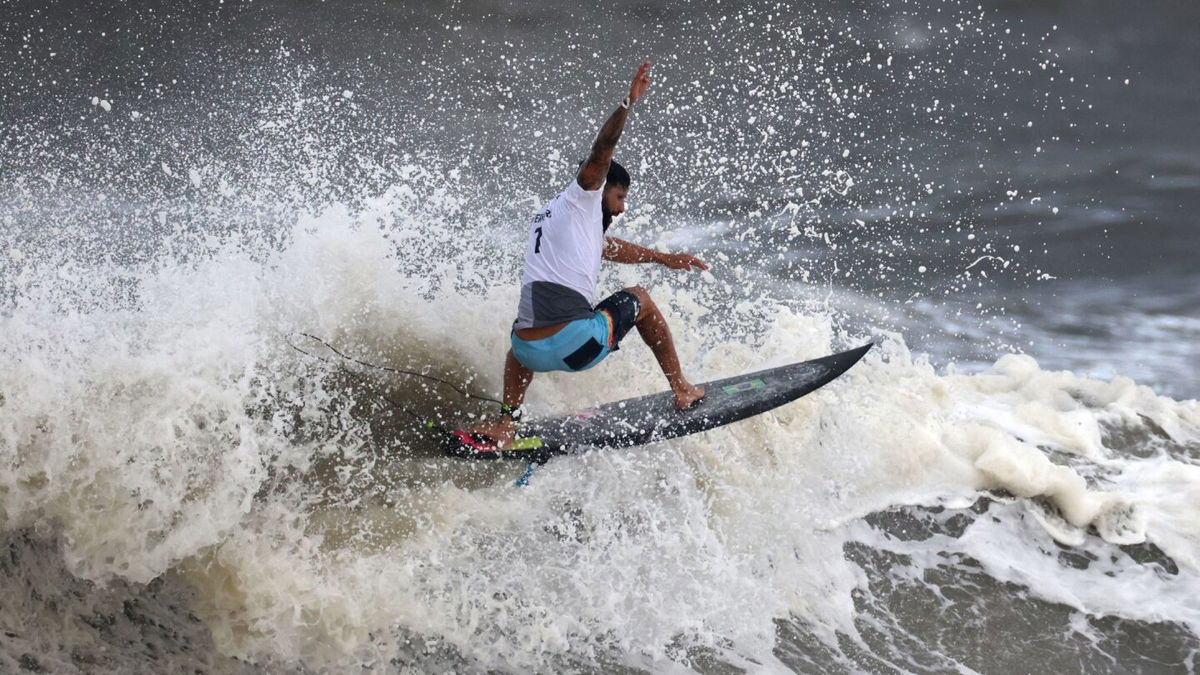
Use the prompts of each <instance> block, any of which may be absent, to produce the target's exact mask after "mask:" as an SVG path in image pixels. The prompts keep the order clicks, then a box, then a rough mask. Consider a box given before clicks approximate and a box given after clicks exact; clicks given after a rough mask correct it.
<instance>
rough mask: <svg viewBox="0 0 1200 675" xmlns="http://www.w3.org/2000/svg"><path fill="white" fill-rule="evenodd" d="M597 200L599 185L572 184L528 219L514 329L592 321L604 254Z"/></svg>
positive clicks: (600, 195) (600, 191) (601, 216)
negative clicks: (530, 219)
mask: <svg viewBox="0 0 1200 675" xmlns="http://www.w3.org/2000/svg"><path fill="white" fill-rule="evenodd" d="M603 198H604V186H603V185H601V186H600V187H599V189H596V190H584V189H583V187H582V186H580V185H579V181H578V180H577V179H575V178H572V179H571V184H570V185H568V186H567V189H565V190H563V191H562V192H560V193H558V195H557V196H555V197H554V199H552V200H550V202H549V203H548V204H546V205H545V206H543V207H542V208H541V209H539V210H538V212H537V213H536V214H534V216H533V222H531V223H530V225H529V243H528V245H526V247H525V272H524V274H522V275H521V302H520V305H519V306H518V307H517V321H516V323H515V324H514V325H513V327H514V328H530V327H533V326H550V325H553V324H557V323H563V322H566V321H574V320H575V319H584V318H588V317H590V316H592V306H593V305H594V304H595V303H596V280H597V278H598V277H599V276H600V256H601V254H602V253H603V252H604V214H603V212H602V210H601V208H600V203H601V201H602V200H603Z"/></svg>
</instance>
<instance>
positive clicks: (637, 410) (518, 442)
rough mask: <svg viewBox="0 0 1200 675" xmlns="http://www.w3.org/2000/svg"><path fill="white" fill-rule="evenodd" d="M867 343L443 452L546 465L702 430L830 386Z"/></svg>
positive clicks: (450, 444)
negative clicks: (683, 402) (687, 393)
mask: <svg viewBox="0 0 1200 675" xmlns="http://www.w3.org/2000/svg"><path fill="white" fill-rule="evenodd" d="M872 346H873V344H872V343H868V344H865V345H863V346H862V347H858V348H856V349H851V350H848V351H844V352H840V353H837V354H831V355H829V356H825V357H822V358H819V359H813V360H811V361H803V362H800V363H793V364H791V365H787V366H780V367H778V368H768V369H766V370H760V371H758V372H755V373H749V374H746V375H738V376H736V377H727V378H725V379H721V380H714V381H712V382H704V383H702V386H703V387H704V389H705V392H706V393H705V396H704V398H703V399H702V400H701V401H700V402H699V403H697V404H696V405H694V406H692V407H691V408H688V409H687V410H683V411H680V410H676V409H675V398H674V396H673V395H672V394H671V392H670V391H663V392H659V393H657V394H649V395H647V396H639V397H637V398H629V399H625V400H623V401H615V402H613V403H606V404H604V405H601V406H597V407H595V408H588V409H586V410H580V411H578V412H574V413H571V414H569V415H564V416H562V417H550V418H544V419H536V420H531V421H529V422H526V423H524V424H522V425H521V428H520V432H519V436H518V437H517V438H516V439H515V440H513V442H512V443H511V444H510V445H509V447H507V448H504V449H498V448H496V447H494V446H491V445H489V444H487V443H479V442H477V441H478V440H479V439H478V438H476V439H475V441H472V439H471V438H470V435H469V434H466V433H465V432H454V434H452V435H451V438H449V439H448V440H447V443H446V452H447V454H449V455H451V456H454V457H468V458H473V459H519V460H522V461H528V462H544V461H545V460H547V459H549V458H550V457H553V456H555V455H566V454H573V453H574V452H578V451H581V450H586V449H592V448H626V447H632V446H636V445H644V444H646V443H653V442H655V441H662V440H666V439H669V438H678V437H680V436H688V435H690V434H695V433H699V432H701V431H707V430H709V429H713V428H716V427H720V426H724V425H726V424H730V423H732V422H737V421H739V420H743V419H746V418H747V417H753V416H754V415H759V414H761V413H764V412H767V411H768V410H772V409H774V408H778V407H779V406H781V405H783V404H785V403H790V402H791V401H794V400H796V399H798V398H800V397H801V396H804V395H805V394H808V393H810V392H813V391H815V390H817V389H820V388H821V387H823V386H825V385H826V384H828V383H830V382H832V381H833V380H834V379H836V378H837V377H838V376H839V375H841V374H842V373H844V372H846V371H847V370H849V369H850V368H851V367H852V366H853V365H854V364H855V363H858V361H859V359H861V358H862V357H863V356H864V355H865V354H866V353H867V351H868V350H869V349H870V348H871V347H872Z"/></svg>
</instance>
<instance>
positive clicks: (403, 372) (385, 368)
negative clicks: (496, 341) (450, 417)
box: [288, 333, 504, 407]
mask: <svg viewBox="0 0 1200 675" xmlns="http://www.w3.org/2000/svg"><path fill="white" fill-rule="evenodd" d="M298 335H303V336H304V337H306V338H308V339H310V340H316V341H317V342H320V343H321V344H323V345H325V347H326V348H328V349H329V351H331V352H333V353H334V354H337V355H338V356H340V357H342V358H343V359H345V360H346V361H352V362H354V363H357V364H359V365H360V366H366V367H368V368H374V369H375V370H382V371H385V372H388V373H396V374H397V375H411V376H413V377H420V378H423V379H426V380H432V381H434V382H438V383H441V384H444V385H446V386H447V387H450V388H451V389H453V390H454V391H457V392H458V393H459V394H462V395H463V396H464V397H466V398H473V399H477V400H480V401H487V402H489V403H495V404H496V405H498V406H501V407H503V406H504V404H503V403H502V402H500V401H497V400H496V399H494V398H489V397H487V396H479V395H477V394H472V393H471V392H469V391H466V390H463V389H460V388H458V387H457V386H456V385H455V384H454V383H453V382H447V381H446V380H443V379H441V378H440V377H434V376H433V375H425V374H422V373H414V372H413V371H411V370H404V369H403V368H392V367H391V366H381V365H378V364H375V363H368V362H367V361H362V360H360V359H356V358H354V357H353V356H349V355H347V354H344V353H342V352H341V351H340V350H339V349H338V348H337V347H334V346H333V345H331V344H329V343H328V342H326V341H324V340H322V339H321V338H319V337H317V336H316V335H310V334H309V333H298ZM288 344H289V345H291V347H292V349H295V350H296V351H298V352H300V353H302V354H308V355H309V356H311V357H313V358H315V359H320V360H322V361H325V359H322V358H321V357H319V356H316V355H315V354H310V353H309V352H306V351H304V350H303V349H300V348H299V347H297V346H296V345H294V344H292V341H291V340H288Z"/></svg>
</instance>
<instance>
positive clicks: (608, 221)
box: [600, 207, 613, 232]
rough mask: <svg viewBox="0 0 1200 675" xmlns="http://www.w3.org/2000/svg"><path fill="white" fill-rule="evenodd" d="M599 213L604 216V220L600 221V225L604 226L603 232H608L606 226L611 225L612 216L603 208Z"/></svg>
mask: <svg viewBox="0 0 1200 675" xmlns="http://www.w3.org/2000/svg"><path fill="white" fill-rule="evenodd" d="M600 212H601V213H603V214H604V218H603V219H601V221H600V222H601V224H603V225H604V231H605V232H608V226H609V225H612V221H613V214H612V212H611V211H609V210H608V209H605V208H604V207H601V208H600Z"/></svg>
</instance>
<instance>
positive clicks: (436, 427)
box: [284, 333, 491, 439]
mask: <svg viewBox="0 0 1200 675" xmlns="http://www.w3.org/2000/svg"><path fill="white" fill-rule="evenodd" d="M300 335H303V336H305V337H307V338H311V339H313V340H316V341H317V342H320V343H321V344H323V345H325V346H326V347H327V348H328V349H329V350H330V351H332V352H333V353H334V354H337V355H338V356H340V357H342V358H343V359H345V360H347V361H353V362H354V363H359V364H362V365H364V366H370V367H372V368H377V369H379V370H385V371H390V372H395V373H400V374H402V375H415V376H416V377H424V378H426V379H430V380H435V381H438V382H442V383H443V384H446V385H449V386H450V387H452V388H453V389H454V390H455V391H458V392H459V393H462V394H464V395H465V396H471V397H472V398H483V397H479V396H472V395H471V394H469V393H467V392H464V391H462V390H461V389H459V388H458V387H455V386H454V385H453V384H450V383H449V382H446V381H444V380H439V379H438V378H436V377H433V376H431V375H422V374H420V373H412V372H409V371H405V370H402V369H399V368H389V367H387V366H378V365H375V364H373V363H367V362H366V361H360V360H359V359H356V358H354V357H352V356H347V355H346V354H343V353H342V352H341V351H339V350H338V349H337V348H336V347H334V346H333V345H331V344H329V343H328V342H326V341H324V340H322V339H321V338H319V337H317V336H315V335H309V334H308V333H300ZM284 341H285V342H287V343H288V346H289V347H291V348H292V349H295V350H296V351H298V352H300V353H301V354H304V355H305V356H307V357H309V358H313V359H316V360H318V361H321V362H323V363H329V364H332V365H337V363H336V362H335V361H333V360H331V359H327V358H325V357H322V356H318V355H316V354H313V353H312V352H310V351H306V350H304V349H301V348H300V347H297V346H296V345H295V343H293V342H292V341H291V339H290V336H285V337H284ZM344 370H345V371H346V372H347V373H350V374H351V375H353V376H355V377H357V378H359V380H361V381H362V382H365V383H367V384H368V385H374V382H372V381H371V380H368V379H367V378H366V377H364V376H363V374H362V373H359V372H357V371H354V370H350V369H349V368H346V369H344ZM371 393H373V394H375V395H376V396H378V397H380V398H382V399H383V400H384V401H387V402H388V404H389V405H391V406H392V407H393V408H395V409H396V410H399V411H400V412H402V413H404V414H406V415H408V416H409V417H411V418H413V420H415V421H416V422H417V423H418V424H420V425H421V426H422V427H424V428H426V429H430V430H433V431H436V432H437V433H439V434H441V436H442V437H443V438H447V439H449V438H453V437H454V432H452V431H451V430H450V429H447V428H446V427H444V426H442V425H441V424H438V423H437V422H434V421H433V420H429V419H426V418H425V417H424V416H422V415H418V414H417V413H415V412H413V411H412V410H410V409H409V408H407V407H406V406H402V405H400V404H399V403H396V402H395V401H393V400H392V399H391V398H390V397H389V396H388V395H386V394H384V393H383V392H381V391H377V390H375V389H374V387H372V388H371ZM485 400H491V399H485Z"/></svg>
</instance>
